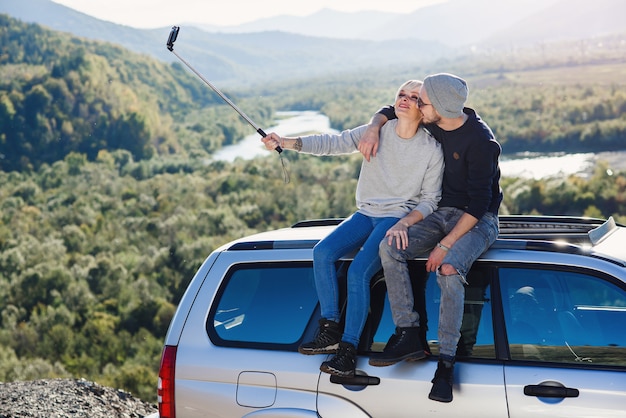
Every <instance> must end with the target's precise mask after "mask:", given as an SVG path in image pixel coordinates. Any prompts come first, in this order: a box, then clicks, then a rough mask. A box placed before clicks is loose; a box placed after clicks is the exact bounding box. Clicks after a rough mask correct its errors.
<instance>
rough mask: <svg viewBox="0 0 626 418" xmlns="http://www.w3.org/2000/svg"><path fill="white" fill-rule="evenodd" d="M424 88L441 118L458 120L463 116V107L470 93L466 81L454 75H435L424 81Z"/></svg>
mask: <svg viewBox="0 0 626 418" xmlns="http://www.w3.org/2000/svg"><path fill="white" fill-rule="evenodd" d="M424 88H425V89H426V94H428V99H429V100H430V101H431V103H432V105H433V106H434V107H435V110H436V111H437V112H438V113H439V114H440V115H441V116H443V117H444V118H458V117H459V116H461V115H463V106H464V105H465V101H466V100H467V95H468V93H469V90H468V88H467V83H466V82H465V80H463V79H462V78H460V77H457V76H455V75H453V74H447V73H440V74H433V75H429V76H428V77H426V78H425V79H424Z"/></svg>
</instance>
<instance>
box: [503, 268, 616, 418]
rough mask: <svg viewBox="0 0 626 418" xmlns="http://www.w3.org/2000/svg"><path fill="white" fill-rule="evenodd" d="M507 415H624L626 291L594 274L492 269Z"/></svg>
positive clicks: (567, 270)
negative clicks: (502, 332) (501, 328)
mask: <svg viewBox="0 0 626 418" xmlns="http://www.w3.org/2000/svg"><path fill="white" fill-rule="evenodd" d="M499 277H500V288H501V295H502V303H503V314H504V315H503V316H504V321H505V326H506V330H507V337H508V351H509V360H508V361H507V362H506V365H505V370H504V374H505V381H506V395H507V399H508V405H509V411H510V414H509V416H510V417H511V418H518V417H548V416H549V417H568V418H576V417H618V416H619V417H625V416H626V412H625V408H626V373H625V372H626V331H625V330H626V290H625V288H624V283H623V282H621V281H619V280H617V279H615V278H614V277H611V276H608V275H606V274H600V273H598V272H597V271H594V270H588V269H580V268H578V269H574V268H571V267H568V268H565V267H563V268H559V267H558V266H550V267H546V266H545V265H544V266H538V267H528V268H520V267H519V266H508V267H506V266H505V267H502V268H500V269H499Z"/></svg>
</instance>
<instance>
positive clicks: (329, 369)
mask: <svg viewBox="0 0 626 418" xmlns="http://www.w3.org/2000/svg"><path fill="white" fill-rule="evenodd" d="M355 369H356V348H355V347H354V346H353V345H352V344H350V343H345V342H343V341H342V342H340V343H339V349H338V350H337V354H335V357H333V358H331V359H330V360H328V361H325V362H323V363H322V365H321V366H320V370H321V371H323V372H324V373H328V374H334V375H335V376H341V377H353V376H354V371H355Z"/></svg>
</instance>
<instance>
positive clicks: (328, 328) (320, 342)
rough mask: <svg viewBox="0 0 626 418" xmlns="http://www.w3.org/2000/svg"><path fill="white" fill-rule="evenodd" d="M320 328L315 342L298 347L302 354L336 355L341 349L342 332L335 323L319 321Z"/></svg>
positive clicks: (324, 319)
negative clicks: (339, 348) (338, 349)
mask: <svg viewBox="0 0 626 418" xmlns="http://www.w3.org/2000/svg"><path fill="white" fill-rule="evenodd" d="M319 324H320V326H319V328H318V330H317V334H316V335H315V338H314V339H313V341H311V342H308V343H304V344H302V345H301V346H300V347H298V351H299V352H300V353H302V354H334V353H336V352H337V348H338V347H339V341H340V340H341V330H340V329H339V324H338V323H336V322H335V321H329V320H328V319H326V318H322V319H320V320H319Z"/></svg>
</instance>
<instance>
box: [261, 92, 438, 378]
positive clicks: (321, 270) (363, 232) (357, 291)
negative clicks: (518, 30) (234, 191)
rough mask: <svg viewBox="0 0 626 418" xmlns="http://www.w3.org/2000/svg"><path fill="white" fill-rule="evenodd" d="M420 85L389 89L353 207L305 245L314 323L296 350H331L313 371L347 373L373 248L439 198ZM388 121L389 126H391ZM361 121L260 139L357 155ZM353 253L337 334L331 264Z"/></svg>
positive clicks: (373, 269)
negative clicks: (386, 118) (339, 128)
mask: <svg viewBox="0 0 626 418" xmlns="http://www.w3.org/2000/svg"><path fill="white" fill-rule="evenodd" d="M421 86H422V82H421V81H418V80H409V81H407V82H405V83H404V84H403V85H402V86H401V87H400V88H399V89H398V91H397V93H396V100H395V108H396V114H397V116H398V118H397V119H395V120H392V121H390V122H388V123H387V124H385V125H384V126H383V128H382V130H381V133H380V142H379V147H378V152H377V154H376V156H375V157H372V158H371V159H370V161H366V160H363V162H362V164H361V172H360V174H359V180H358V183H357V188H356V204H357V211H356V212H355V213H353V214H352V215H351V216H350V217H349V218H347V219H346V220H344V221H343V222H342V223H341V224H340V225H339V226H337V228H336V229H335V230H334V231H333V232H332V233H331V234H330V235H328V236H327V237H326V238H324V239H323V240H321V241H320V242H319V243H318V244H317V245H316V246H315V248H314V249H313V270H314V276H315V286H316V290H317V294H318V297H319V300H320V307H321V314H322V318H321V319H320V328H319V330H318V332H317V334H316V337H315V339H314V340H313V341H311V342H308V343H305V344H302V345H301V346H300V347H299V348H298V351H299V352H301V353H303V354H328V353H336V354H335V356H334V357H333V358H332V359H330V360H329V361H325V362H324V363H322V365H321V367H320V370H322V371H323V372H326V373H330V374H335V375H338V376H353V375H354V371H355V369H356V347H357V346H358V343H359V338H360V336H361V331H362V330H363V327H364V326H365V321H366V319H367V313H368V309H369V298H370V293H369V290H370V288H369V286H370V280H371V278H372V277H373V276H374V274H376V273H377V272H378V271H379V270H380V269H381V267H382V265H381V261H380V257H379V255H378V246H379V244H380V242H381V241H382V240H383V238H384V237H385V234H386V233H387V231H388V230H390V229H391V228H392V227H393V226H394V225H396V224H397V223H402V224H403V225H405V226H408V225H412V224H414V223H416V222H419V221H420V220H422V219H424V218H425V217H426V216H428V215H430V214H431V213H432V212H433V211H434V210H435V209H436V208H437V203H438V202H439V199H440V198H441V180H442V175H443V168H444V164H443V153H442V151H441V147H440V145H439V143H438V142H437V141H436V140H435V139H434V138H433V137H432V136H431V135H430V134H429V133H428V132H427V131H426V130H425V129H424V128H422V127H421V120H422V113H421V112H420V110H419V108H418V106H417V101H418V98H419V89H420V87H421ZM392 122H393V123H392ZM365 129H366V126H365V125H364V126H360V127H357V128H355V129H351V130H346V131H344V132H341V133H340V134H336V135H331V134H320V135H309V136H304V137H298V138H284V137H281V136H279V135H277V134H276V133H271V134H269V135H268V136H266V137H265V138H263V139H262V141H263V142H264V143H265V147H266V148H267V149H269V150H274V149H275V148H276V147H277V146H281V147H282V148H283V149H285V150H296V151H298V152H303V153H309V154H314V155H336V154H349V153H353V152H358V144H359V139H360V138H361V135H362V134H363V132H365ZM356 250H359V251H358V253H357V255H356V256H355V257H354V260H353V261H352V263H351V264H350V267H349V269H348V279H347V280H348V283H347V287H348V296H347V309H346V319H345V328H344V332H343V335H342V334H341V330H340V326H339V321H340V317H341V312H340V308H339V302H338V300H339V291H338V283H337V272H336V270H335V262H336V261H337V260H339V259H340V258H341V257H343V256H345V255H347V254H349V253H352V252H354V251H356Z"/></svg>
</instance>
